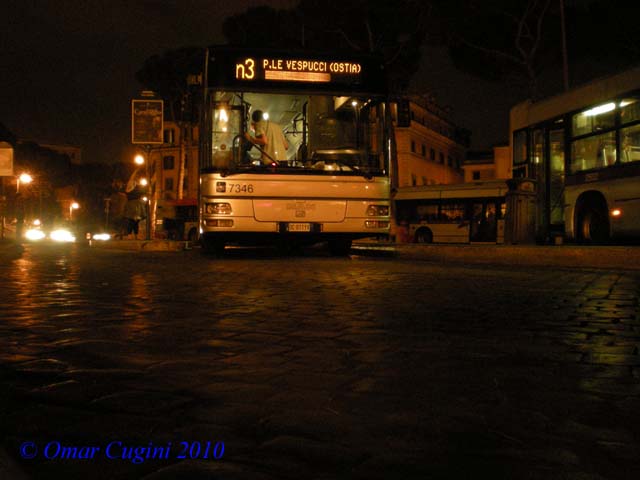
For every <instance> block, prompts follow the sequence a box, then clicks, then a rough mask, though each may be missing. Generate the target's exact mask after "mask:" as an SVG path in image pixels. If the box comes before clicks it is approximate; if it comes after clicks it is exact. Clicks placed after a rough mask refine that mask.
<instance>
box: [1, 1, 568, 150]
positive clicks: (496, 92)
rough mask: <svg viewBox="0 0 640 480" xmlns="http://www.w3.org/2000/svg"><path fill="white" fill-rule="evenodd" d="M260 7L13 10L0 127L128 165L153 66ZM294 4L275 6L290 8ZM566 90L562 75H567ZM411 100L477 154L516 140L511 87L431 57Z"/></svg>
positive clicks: (23, 6) (4, 46)
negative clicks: (449, 122) (442, 115)
mask: <svg viewBox="0 0 640 480" xmlns="http://www.w3.org/2000/svg"><path fill="white" fill-rule="evenodd" d="M264 3H265V2H264V1H259V0H233V1H231V0H126V1H123V0H113V1H107V0H81V1H80V0H79V1H69V0H41V1H35V0H8V1H7V0H5V1H4V2H3V7H4V8H3V10H4V12H5V15H4V22H3V27H2V28H1V29H0V79H1V80H0V82H1V85H2V88H1V90H0V91H1V93H0V95H1V98H2V101H1V102H0V122H1V123H3V124H4V125H5V126H6V127H7V128H8V129H9V130H10V131H12V132H13V133H14V134H16V135H17V136H18V137H19V138H22V139H30V140H34V141H37V142H39V143H56V144H71V145H77V146H80V147H82V149H83V160H84V161H85V162H111V161H118V160H121V161H128V159H129V158H131V157H132V155H133V153H134V147H132V146H131V144H130V102H131V99H132V98H134V97H136V96H137V95H138V94H139V92H140V90H141V86H140V85H139V84H138V83H137V81H136V80H135V72H136V71H137V70H139V69H140V68H141V67H142V65H143V63H144V61H145V59H147V58H148V57H150V56H152V55H156V54H162V53H163V52H165V51H166V50H171V49H175V48H179V47H183V46H205V45H210V44H215V43H222V42H223V37H222V34H221V25H222V21H223V20H224V18H226V17H228V16H230V15H233V14H236V13H240V12H243V11H244V10H245V9H246V8H247V7H250V6H257V5H262V4H264ZM295 3H296V1H295V0H277V1H276V0H271V1H269V2H268V4H269V5H271V6H274V7H291V6H293V5H295ZM556 80H557V81H558V82H559V81H560V80H561V73H560V72H558V74H557V79H556ZM412 90H413V91H416V92H427V91H430V92H431V93H432V94H433V95H434V96H435V98H436V101H437V102H438V103H439V104H440V105H441V106H449V107H451V108H452V118H453V120H454V121H455V122H456V123H457V124H458V125H459V126H461V127H464V128H467V129H469V130H471V132H472V147H473V148H487V147H490V146H491V145H494V144H500V143H505V142H506V141H507V138H508V112H509V108H510V107H511V106H512V105H513V104H514V103H516V102H517V101H519V100H520V99H519V98H516V97H515V96H513V95H508V94H505V91H506V89H505V88H504V86H503V85H500V84H497V83H491V82H487V81H482V80H479V79H477V78H475V77H472V76H471V75H468V74H463V73H460V72H457V71H456V70H455V68H453V65H452V63H451V61H450V60H449V59H448V55H447V54H446V52H444V50H442V49H434V48H425V49H424V56H423V61H422V63H421V69H420V71H419V72H418V73H417V74H416V76H415V77H414V79H413V84H412Z"/></svg>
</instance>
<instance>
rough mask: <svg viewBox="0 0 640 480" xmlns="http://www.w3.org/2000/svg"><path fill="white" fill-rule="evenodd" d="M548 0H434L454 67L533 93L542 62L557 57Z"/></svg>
mask: <svg viewBox="0 0 640 480" xmlns="http://www.w3.org/2000/svg"><path fill="white" fill-rule="evenodd" d="M555 13H556V12H555V11H552V9H551V0H518V1H514V0H493V1H492V2H483V1H480V0H447V1H446V2H445V1H440V2H437V7H436V15H437V16H438V18H439V19H440V20H441V21H440V22H439V25H441V28H443V30H442V32H443V33H442V37H443V40H444V41H445V42H446V43H447V45H448V46H449V52H450V54H451V57H452V59H453V61H454V64H455V65H456V68H458V69H460V70H463V71H467V72H470V73H472V74H475V75H477V76H480V77H483V78H487V79H490V80H500V81H507V82H509V83H510V84H512V85H515V86H516V87H519V88H522V89H523V90H525V91H526V93H527V96H528V97H530V98H537V97H538V96H539V85H538V81H539V78H540V73H541V71H542V69H543V68H544V67H548V66H550V65H553V66H556V65H558V63H559V59H560V53H561V51H560V48H558V45H560V23H559V21H557V22H556V21H555V20H553V21H552V20H551V18H550V17H551V16H552V14H555Z"/></svg>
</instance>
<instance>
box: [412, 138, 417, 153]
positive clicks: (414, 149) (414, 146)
mask: <svg viewBox="0 0 640 480" xmlns="http://www.w3.org/2000/svg"><path fill="white" fill-rule="evenodd" d="M411 152H412V153H416V142H414V141H413V140H411Z"/></svg>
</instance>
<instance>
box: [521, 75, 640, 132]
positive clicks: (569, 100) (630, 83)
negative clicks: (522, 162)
mask: <svg viewBox="0 0 640 480" xmlns="http://www.w3.org/2000/svg"><path fill="white" fill-rule="evenodd" d="M639 89H640V66H638V67H635V68H631V69H629V70H625V71H623V72H620V73H617V74H614V75H610V76H607V77H603V78H599V79H596V80H593V81H591V82H589V83H586V84H584V85H581V86H578V87H575V88H572V89H571V90H569V91H567V92H563V93H560V94H558V95H554V96H552V97H548V98H545V99H542V100H538V101H535V102H533V101H531V100H526V101H524V102H521V103H518V104H517V105H515V106H513V107H512V108H511V112H510V129H511V131H514V130H519V129H521V128H524V127H528V126H532V125H535V124H537V123H541V122H544V121H547V120H552V119H554V118H556V117H559V116H561V115H564V114H566V113H572V112H575V111H578V110H582V109H584V108H589V107H591V106H593V105H597V104H598V103H601V102H606V101H609V100H611V99H612V98H615V97H617V96H620V95H625V94H627V93H631V92H633V91H634V90H639Z"/></svg>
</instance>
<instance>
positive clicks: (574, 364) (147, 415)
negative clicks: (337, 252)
mask: <svg viewBox="0 0 640 480" xmlns="http://www.w3.org/2000/svg"><path fill="white" fill-rule="evenodd" d="M0 279H1V280H0V282H1V284H2V285H1V288H0V305H2V309H1V310H0V378H1V379H2V388H1V389H0V429H1V433H2V437H1V438H2V444H1V447H2V448H3V449H4V457H3V458H4V460H2V461H1V462H0V477H2V472H3V471H4V472H15V470H16V469H17V470H19V471H22V472H23V473H24V475H25V476H26V478H33V479H40V478H43V479H44V478H68V479H75V478H78V479H80V478H83V479H84V478H96V479H129V478H132V479H133V478H145V479H154V480H155V479H175V478H180V479H183V478H184V479H187V478H188V479H201V478H202V479H204V478H216V479H217V478H221V479H258V480H259V479H318V480H319V479H334V478H338V479H341V478H345V479H346V478H349V479H351V478H353V479H389V478H403V479H423V478H494V479H495V478H505V479H506V478H514V479H519V478H527V479H561V478H562V479H576V480H577V479H580V480H583V479H602V478H607V479H608V478H610V479H627V478H629V479H631V478H640V429H639V428H638V426H639V425H640V408H639V407H640V356H639V355H638V348H639V346H640V308H639V304H638V297H639V295H640V272H626V273H625V272H613V271H605V270H593V271H589V270H575V269H574V270H571V269H549V268H547V269H540V268H539V269H523V268H518V269H509V268H506V267H490V266H486V265H485V266H476V267H464V266H460V265H457V266H449V267H446V266H442V265H434V264H429V263H426V262H409V261H400V260H397V259H393V258H367V257H356V256H354V257H351V258H342V259H336V258H326V257H322V256H321V255H319V254H308V255H305V256H294V257H285V258H283V257H275V256H269V255H268V254H261V253H246V252H244V253H239V254H238V253H236V254H231V255H230V256H229V257H228V258H225V259H221V260H218V259H212V258H207V257H202V256H201V255H200V254H199V252H197V251H190V252H180V253H172V254H141V253H131V252H126V253H118V252H114V251H96V250H91V251H89V250H84V249H82V248H80V247H71V248H69V249H62V250H61V249H60V248H53V247H49V248H47V247H45V246H42V247H37V248H36V247H28V248H27V250H26V251H25V253H24V254H23V255H22V256H21V257H20V258H18V259H14V260H11V261H9V262H8V263H4V264H1V265H0ZM181 441H187V442H189V445H190V446H191V445H193V444H194V443H195V442H200V445H201V446H205V445H206V442H207V441H209V442H211V445H214V444H215V442H218V441H223V442H224V443H225V451H224V455H223V458H222V459H220V460H211V459H209V460H204V459H202V458H199V459H194V460H179V459H177V458H176V456H177V455H178V454H179V453H181V450H182V449H183V447H182V446H181V445H180V442H181ZM26 442H33V445H31V444H28V443H26ZM56 442H59V444H60V445H62V446H75V447H77V448H78V449H79V448H80V447H82V446H97V447H99V448H100V449H101V450H99V451H98V453H97V454H96V455H95V456H94V458H93V459H84V460H81V459H78V458H76V459H71V458H67V459H61V458H57V459H53V458H52V459H46V458H44V457H45V449H46V448H48V451H47V452H48V453H47V454H46V455H48V456H50V457H54V456H61V455H62V453H56V452H57V451H58V447H57V446H56V445H58V443H56ZM110 442H121V444H117V445H116V446H118V448H119V449H117V448H113V449H112V451H111V456H125V457H126V456H127V453H126V449H124V447H125V446H130V447H134V446H142V447H148V446H149V443H150V442H151V443H152V444H153V445H154V446H160V447H162V446H164V447H166V448H167V450H165V451H170V452H171V453H170V455H167V456H168V457H169V458H160V459H143V460H144V461H142V462H141V463H134V462H133V458H131V459H126V458H125V459H121V458H115V459H109V458H106V457H107V456H106V455H105V449H106V447H107V445H108V444H109V443H110ZM169 442H171V445H172V446H171V448H170V449H169V448H168V447H167V446H168V445H169ZM25 445H26V446H25ZM47 445H48V447H47ZM36 448H37V450H36ZM66 452H67V454H68V455H72V453H70V452H73V451H72V450H71V449H69V450H67V451H66ZM75 452H76V454H77V455H78V456H80V452H81V451H80V450H77V451H75ZM84 452H85V454H87V450H84ZM139 452H143V451H142V450H140V451H139ZM194 452H195V450H194ZM34 453H35V458H33V459H22V458H21V456H22V457H24V456H29V455H33V454H34ZM129 453H130V452H129ZM143 456H144V452H143ZM188 456H189V455H188V454H187V457H188ZM196 456H197V455H196ZM199 456H200V457H202V456H203V454H202V453H201V454H199ZM7 462H9V463H13V466H10V465H9V466H7ZM3 463H4V465H3ZM2 469H4V470H2ZM12 475H15V476H16V478H20V475H19V473H13V474H12Z"/></svg>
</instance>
